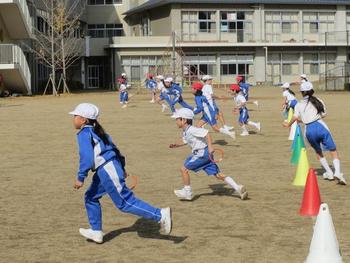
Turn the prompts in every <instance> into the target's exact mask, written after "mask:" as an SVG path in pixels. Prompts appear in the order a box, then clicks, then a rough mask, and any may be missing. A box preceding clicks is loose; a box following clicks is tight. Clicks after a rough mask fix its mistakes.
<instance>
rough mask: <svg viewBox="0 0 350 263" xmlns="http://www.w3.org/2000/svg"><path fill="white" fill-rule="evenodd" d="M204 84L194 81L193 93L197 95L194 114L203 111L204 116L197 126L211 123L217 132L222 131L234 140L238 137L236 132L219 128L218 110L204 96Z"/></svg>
mask: <svg viewBox="0 0 350 263" xmlns="http://www.w3.org/2000/svg"><path fill="white" fill-rule="evenodd" d="M202 89H203V84H202V83H200V82H194V83H193V84H192V93H193V95H194V96H195V97H194V100H195V102H196V105H197V106H196V108H195V109H194V110H193V113H194V114H199V113H202V114H203V115H202V118H201V119H200V121H199V122H198V124H197V127H203V126H204V125H205V124H207V123H208V124H209V125H210V126H211V127H212V128H213V130H214V131H215V132H220V133H222V134H225V135H228V136H230V137H231V138H232V139H233V140H235V139H236V134H235V132H231V131H229V130H228V129H225V128H222V127H221V128H219V127H218V125H217V122H216V116H217V111H216V110H215V108H214V107H213V106H212V105H211V104H210V103H209V102H208V100H207V98H206V97H205V96H203V92H202Z"/></svg>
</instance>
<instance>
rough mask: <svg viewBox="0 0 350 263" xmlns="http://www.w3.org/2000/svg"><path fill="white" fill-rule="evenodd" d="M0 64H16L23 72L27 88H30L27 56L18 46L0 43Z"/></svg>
mask: <svg viewBox="0 0 350 263" xmlns="http://www.w3.org/2000/svg"><path fill="white" fill-rule="evenodd" d="M0 64H13V65H17V66H18V68H19V70H20V71H21V72H22V74H23V77H24V82H25V84H26V86H27V89H29V88H30V85H31V74H30V70H29V66H28V62H27V58H26V56H25V55H24V53H23V51H22V49H21V48H20V47H19V46H17V45H13V44H0Z"/></svg>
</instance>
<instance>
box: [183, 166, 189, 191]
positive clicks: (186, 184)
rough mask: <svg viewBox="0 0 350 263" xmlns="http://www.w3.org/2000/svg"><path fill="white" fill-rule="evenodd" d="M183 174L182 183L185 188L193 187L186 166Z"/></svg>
mask: <svg viewBox="0 0 350 263" xmlns="http://www.w3.org/2000/svg"><path fill="white" fill-rule="evenodd" d="M181 174H182V181H183V183H184V186H190V185H191V180H190V174H189V172H188V170H187V169H186V167H185V166H183V167H182V168H181Z"/></svg>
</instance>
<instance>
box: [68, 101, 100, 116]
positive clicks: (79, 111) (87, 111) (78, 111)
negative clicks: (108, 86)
mask: <svg viewBox="0 0 350 263" xmlns="http://www.w3.org/2000/svg"><path fill="white" fill-rule="evenodd" d="M69 114H71V115H78V116H81V117H84V118H87V119H90V120H96V119H97V117H98V115H99V109H98V108H97V107H96V106H95V105H94V104H91V103H80V104H79V105H78V106H76V107H75V109H74V110H73V111H71V112H70V113H69Z"/></svg>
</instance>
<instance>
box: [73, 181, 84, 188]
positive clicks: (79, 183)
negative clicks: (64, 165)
mask: <svg viewBox="0 0 350 263" xmlns="http://www.w3.org/2000/svg"><path fill="white" fill-rule="evenodd" d="M83 185H84V183H83V182H80V181H79V180H76V181H75V183H74V186H73V187H74V189H76V190H78V189H79V188H81V187H83Z"/></svg>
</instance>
